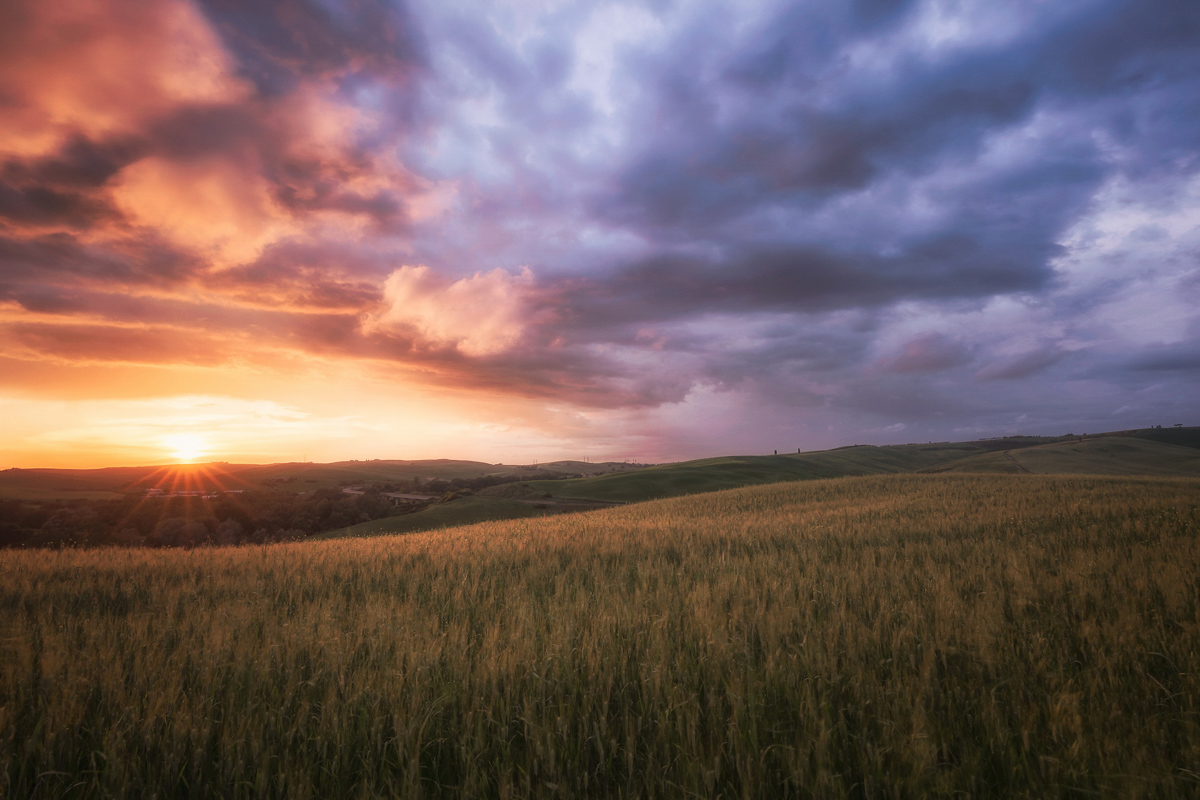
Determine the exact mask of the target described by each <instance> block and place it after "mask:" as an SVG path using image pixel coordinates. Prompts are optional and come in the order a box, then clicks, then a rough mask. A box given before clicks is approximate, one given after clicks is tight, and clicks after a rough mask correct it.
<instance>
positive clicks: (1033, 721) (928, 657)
mask: <svg viewBox="0 0 1200 800" xmlns="http://www.w3.org/2000/svg"><path fill="white" fill-rule="evenodd" d="M1198 540H1200V481H1197V480H1195V479H1167V478H1164V479H1129V478H1102V477H1071V476H1065V477H1064V476H1032V475H1014V476H971V475H963V476H915V475H907V476H886V477H869V478H845V479H837V480H828V481H813V482H800V483H788V484H775V485H769V486H758V487H751V488H746V489H738V490H731V491H725V492H719V493H713V494H706V495H696V496H691V497H684V498H676V499H672V500H664V501H657V502H651V503H644V504H639V505H632V506H628V507H624V508H615V509H609V510H605V511H597V512H590V513H584V514H574V515H563V516H557V517H551V518H543V519H527V520H513V521H506V522H502V523H485V524H480V525H475V526H471V527H465V528H458V529H451V530H447V531H439V532H436V533H429V534H415V535H409V536H402V537H386V538H373V539H363V540H334V541H325V542H305V543H299V544H284V545H273V546H260V547H240V548H201V549H196V550H192V551H152V550H116V549H98V550H61V551H6V552H2V553H0V795H2V796H3V797H5V798H91V797H117V798H122V797H129V798H148V797H159V798H217V797H220V798H272V797H281V798H282V797H288V798H360V797H496V798H505V797H538V798H540V797H544V798H551V797H563V798H567V797H613V798H617V797H622V798H632V797H638V798H641V797H646V798H674V797H706V798H707V797H713V798H715V797H725V798H741V797H747V798H749V797H772V798H774V797H812V798H830V797H861V798H919V797H974V798H984V797H1028V798H1053V797H1063V798H1066V797H1089V796H1090V797H1095V796H1101V797H1122V798H1124V797H1132V798H1137V797H1145V798H1151V797H1155V798H1173V797H1180V798H1182V797H1196V796H1200V541H1198Z"/></svg>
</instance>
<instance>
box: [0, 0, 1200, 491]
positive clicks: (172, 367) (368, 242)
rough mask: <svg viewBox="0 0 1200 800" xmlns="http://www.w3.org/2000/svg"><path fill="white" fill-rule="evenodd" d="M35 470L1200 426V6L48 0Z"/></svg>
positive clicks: (9, 7) (32, 248) (37, 116)
mask: <svg viewBox="0 0 1200 800" xmlns="http://www.w3.org/2000/svg"><path fill="white" fill-rule="evenodd" d="M0 120H3V123H2V124H0V468H3V467H9V466H20V467H39V466H56V467H95V466H107V465H127V464H149V463H169V462H171V461H173V460H186V459H200V460H228V461H235V462H237V461H243V462H245V461H250V462H273V461H299V460H309V461H333V460H342V459H373V458H400V459H415V458H439V457H445V458H467V459H476V460H482V461H488V462H493V463H495V462H500V463H529V462H531V461H534V460H555V459H562V458H577V459H584V458H590V459H592V460H630V461H639V462H657V461H667V460H678V459H684V458H693V457H701V456H709V455H719V454H733V453H763V452H771V451H773V450H779V451H780V452H792V451H794V450H796V449H803V450H814V449H822V448H827V447H836V446H840V445H847V444H856V443H870V444H887V443H905V442H914V441H921V442H923V441H945V440H966V439H974V438H980V437H991V436H1005V435H1012V434H1017V433H1025V434H1061V433H1067V432H1071V433H1082V432H1088V431H1104V430H1121V429H1127V428H1134V427H1145V426H1149V425H1159V424H1161V425H1164V426H1170V425H1173V424H1176V423H1185V424H1197V423H1200V419H1197V412H1198V411H1200V3H1196V2H1194V0H1070V2H1049V1H1048V0H1012V1H1011V2H1004V3H996V2H991V1H989V0H981V1H980V2H972V1H971V0H922V1H916V0H914V1H913V2H905V1H904V0H856V1H855V2H849V1H846V0H811V1H809V2H790V3H779V2H755V1H753V0H695V2H685V0H646V2H638V3H624V2H615V3H613V2H588V3H579V2H557V1H556V0H544V2H543V1H541V0H525V1H520V2H517V1H510V2H504V1H503V0H496V2H467V1H466V0H412V1H411V2H400V1H399V0H259V1H258V2H253V3H245V2H239V1H238V0H202V1H199V0H198V1H197V2H190V1H189V0H152V1H150V0H56V1H55V2H53V3H46V2H41V1H40V0H7V1H6V2H5V3H3V4H2V5H0Z"/></svg>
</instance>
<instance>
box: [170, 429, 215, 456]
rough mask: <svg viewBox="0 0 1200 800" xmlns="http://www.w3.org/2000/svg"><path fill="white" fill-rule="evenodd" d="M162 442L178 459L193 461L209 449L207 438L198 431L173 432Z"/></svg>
mask: <svg viewBox="0 0 1200 800" xmlns="http://www.w3.org/2000/svg"><path fill="white" fill-rule="evenodd" d="M163 443H164V444H165V445H166V446H167V449H168V450H170V451H171V455H172V457H174V458H177V459H179V460H180V461H195V460H196V459H197V458H199V457H200V456H202V455H205V454H206V453H208V451H209V447H208V440H207V439H205V438H204V437H203V436H202V435H201V434H199V433H173V434H171V435H170V436H168V437H166V438H165V439H164V440H163Z"/></svg>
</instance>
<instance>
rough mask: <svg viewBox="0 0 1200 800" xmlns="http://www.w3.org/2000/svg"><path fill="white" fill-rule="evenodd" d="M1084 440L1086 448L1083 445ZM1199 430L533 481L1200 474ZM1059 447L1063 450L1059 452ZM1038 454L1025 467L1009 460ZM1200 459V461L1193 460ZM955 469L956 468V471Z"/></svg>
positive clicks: (685, 485) (600, 486)
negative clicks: (941, 474)
mask: <svg viewBox="0 0 1200 800" xmlns="http://www.w3.org/2000/svg"><path fill="white" fill-rule="evenodd" d="M1081 439H1082V444H1080V442H1081ZM1197 447H1200V428H1194V427H1193V428H1151V429H1143V430H1139V431H1120V432H1114V433H1102V434H1092V435H1089V436H1086V437H1080V436H1075V435H1064V436H1009V437H1005V438H1001V439H981V440H978V441H973V442H943V443H929V444H904V445H885V446H881V447H875V446H872V445H853V446H850V447H839V448H836V449H833V450H819V451H814V452H809V453H792V454H787V455H778V456H729V457H725V458H705V459H699V460H696V461H682V462H679V463H675V464H661V465H658V466H654V467H648V468H646V469H644V470H640V471H638V472H633V473H625V474H612V475H601V476H597V477H591V478H579V479H574V480H559V481H528V482H527V483H528V484H529V485H530V486H531V487H533V488H535V489H537V490H539V491H543V492H547V493H549V494H551V495H554V496H555V497H560V498H568V497H573V498H586V499H590V500H600V501H605V502H618V503H631V502H639V501H642V500H653V499H656V498H662V497H676V496H679V495H686V494H696V493H699V492H711V491H717V490H720V489H732V488H736V487H739V486H753V485H757V484H764V483H777V482H780V481H793V480H813V479H818V478H838V477H846V476H853V475H882V474H892V473H902V472H944V471H955V472H1008V471H1011V472H1022V471H1025V470H1028V471H1029V472H1046V473H1051V472H1053V473H1075V474H1087V473H1094V474H1104V475H1197V474H1200V471H1198V470H1197V468H1196V465H1195V464H1196V462H1197V461H1200V452H1198V451H1197V449H1196V448H1197ZM1053 448H1059V449H1053ZM1035 450H1036V451H1037V455H1035V456H1032V458H1031V460H1030V464H1031V465H1032V466H1027V467H1026V468H1025V470H1022V469H1020V468H1018V467H1017V466H1012V468H1011V469H1007V468H1006V465H1010V466H1011V465H1013V464H1014V462H1013V461H1012V459H1011V457H1010V455H1006V454H1012V453H1015V452H1020V453H1021V454H1022V463H1023V460H1024V456H1025V454H1028V453H1031V452H1033V451H1035ZM1193 459H1194V460H1193ZM950 465H953V466H950Z"/></svg>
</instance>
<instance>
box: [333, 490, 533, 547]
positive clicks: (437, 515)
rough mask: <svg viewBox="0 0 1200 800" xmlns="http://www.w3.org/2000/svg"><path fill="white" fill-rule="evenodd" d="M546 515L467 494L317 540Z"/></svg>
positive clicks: (516, 504)
mask: <svg viewBox="0 0 1200 800" xmlns="http://www.w3.org/2000/svg"><path fill="white" fill-rule="evenodd" d="M545 513H546V511H544V510H540V509H537V508H534V506H533V505H531V504H530V503H521V502H518V501H516V500H509V499H505V498H502V497H488V496H482V497H480V496H476V495H467V496H465V497H458V498H455V499H454V500H453V501H451V502H449V503H446V504H442V505H432V506H429V507H428V508H424V509H422V510H420V511H416V512H413V513H412V514H403V515H401V516H398V517H384V518H383V519H377V520H374V521H372V522H363V523H360V524H358V525H351V526H350V527H349V528H342V529H340V530H336V531H330V532H328V533H324V534H317V536H316V537H315V538H318V539H333V538H341V537H345V536H382V535H386V534H393V533H413V532H416V531H432V530H438V529H440V528H450V527H454V526H458V525H472V524H475V523H478V522H488V521H492V520H500V519H520V518H522V517H536V516H542V515H544V514H545Z"/></svg>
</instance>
